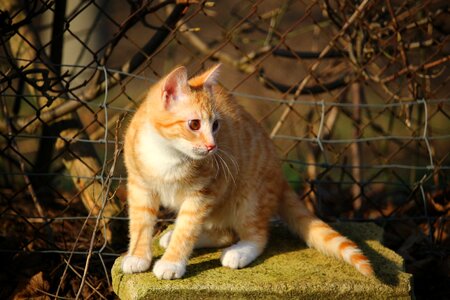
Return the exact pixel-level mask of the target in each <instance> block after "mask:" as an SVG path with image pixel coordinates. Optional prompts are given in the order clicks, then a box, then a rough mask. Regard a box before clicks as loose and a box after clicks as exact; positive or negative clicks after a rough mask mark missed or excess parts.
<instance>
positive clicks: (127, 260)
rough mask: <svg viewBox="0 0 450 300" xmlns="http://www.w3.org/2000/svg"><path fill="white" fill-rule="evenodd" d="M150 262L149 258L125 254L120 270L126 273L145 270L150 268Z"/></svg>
mask: <svg viewBox="0 0 450 300" xmlns="http://www.w3.org/2000/svg"><path fill="white" fill-rule="evenodd" d="M150 263H151V260H149V259H146V258H142V257H137V256H132V255H127V256H125V257H124V258H123V260H122V271H123V272H124V273H128V274H131V273H139V272H145V271H147V270H148V269H150Z"/></svg>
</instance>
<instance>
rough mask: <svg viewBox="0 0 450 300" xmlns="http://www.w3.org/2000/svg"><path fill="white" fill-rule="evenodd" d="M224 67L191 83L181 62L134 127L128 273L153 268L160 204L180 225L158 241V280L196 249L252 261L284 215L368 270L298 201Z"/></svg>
mask: <svg viewBox="0 0 450 300" xmlns="http://www.w3.org/2000/svg"><path fill="white" fill-rule="evenodd" d="M218 69H219V66H218V65H217V66H214V67H213V68H211V69H210V70H208V71H206V72H205V73H203V74H201V75H199V76H197V77H195V78H193V79H191V80H188V79H187V73H186V69H185V68H184V67H179V68H176V69H175V70H173V71H172V72H171V73H170V74H169V75H167V76H166V77H165V78H163V79H162V80H161V81H160V82H158V83H157V84H155V85H154V86H153V87H152V88H151V89H150V90H149V93H148V96H147V98H146V99H145V101H144V102H143V103H142V105H141V106H140V108H139V109H138V111H137V112H136V114H135V116H134V117H133V119H132V121H131V123H130V125H129V128H128V130H127V132H126V136H125V164H126V167H127V171H128V204H129V216H130V246H129V251H128V255H127V256H126V257H125V258H124V260H123V263H122V269H123V270H124V272H127V273H134V272H143V271H146V270H148V269H149V268H150V262H151V258H152V254H151V250H150V245H151V239H152V235H153V227H154V224H155V221H156V212H157V210H158V208H159V206H160V205H163V206H165V207H168V208H171V209H173V210H174V211H176V212H177V213H178V216H177V220H176V223H175V229H174V230H173V231H171V232H169V233H167V234H166V235H165V236H163V237H162V238H161V240H160V244H161V245H162V246H163V247H165V248H166V251H165V253H164V255H163V256H162V258H161V259H160V260H159V261H158V262H156V263H155V265H154V267H153V272H154V273H155V275H156V276H157V277H158V278H162V279H174V278H180V277H182V276H183V274H184V272H185V268H186V264H187V261H188V258H189V256H190V254H191V252H192V250H193V248H194V247H223V246H229V247H228V248H225V249H224V250H223V254H222V257H221V262H222V265H224V266H226V267H230V268H242V267H245V266H246V265H248V264H249V263H251V262H252V261H253V260H254V259H255V258H256V257H257V256H258V255H260V254H261V252H262V251H263V250H264V247H265V246H266V243H267V239H268V227H269V220H270V218H272V217H273V216H277V215H278V216H280V217H281V218H282V219H283V220H284V221H285V222H286V223H287V225H288V226H289V228H290V229H291V230H292V231H294V232H295V233H297V234H298V235H299V236H300V237H301V238H303V239H304V240H305V241H306V243H307V244H308V245H309V246H311V247H314V248H316V249H318V250H319V251H321V252H323V253H325V254H327V255H331V256H335V257H337V258H340V259H342V260H344V261H346V262H347V263H349V264H351V265H353V266H354V267H355V268H356V269H357V270H358V271H360V272H361V273H362V274H364V275H371V274H372V273H373V271H372V268H371V265H370V262H369V260H368V259H367V258H366V257H365V256H364V255H363V254H362V253H361V250H359V249H358V247H357V245H356V244H355V243H354V242H352V241H350V240H349V239H347V238H345V237H343V236H342V235H340V234H339V233H337V232H336V231H335V230H333V229H332V228H331V227H330V226H329V225H327V224H325V223H324V222H322V221H321V220H319V219H318V218H317V217H315V216H314V215H313V214H311V213H310V212H309V211H308V210H307V209H306V207H305V206H304V205H303V204H302V202H300V201H299V199H298V196H297V194H296V193H295V192H294V191H293V190H292V189H291V188H290V187H289V185H288V184H287V182H286V181H285V179H283V177H282V173H281V167H280V162H279V160H278V158H277V153H276V150H275V147H274V145H273V143H272V141H271V140H270V139H269V137H268V136H267V135H266V133H265V132H264V130H263V129H262V128H261V127H260V125H259V124H257V122H255V121H254V119H253V118H252V117H251V116H250V115H249V114H248V113H247V112H245V111H244V109H243V108H242V107H241V106H239V105H238V104H237V103H236V102H235V101H234V100H233V99H232V98H230V97H229V96H228V95H227V94H226V93H225V92H224V91H223V90H222V89H221V88H220V87H219V86H217V85H216V82H215V80H216V78H217V74H218ZM193 120H194V121H195V122H197V120H198V121H199V122H200V123H193ZM198 124H200V126H197V125H198ZM217 125H218V126H217ZM233 243H234V244H233Z"/></svg>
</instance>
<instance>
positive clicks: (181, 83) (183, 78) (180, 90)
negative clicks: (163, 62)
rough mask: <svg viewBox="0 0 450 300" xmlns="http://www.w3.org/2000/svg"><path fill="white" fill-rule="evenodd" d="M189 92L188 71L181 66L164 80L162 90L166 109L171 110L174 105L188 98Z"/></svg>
mask: <svg viewBox="0 0 450 300" xmlns="http://www.w3.org/2000/svg"><path fill="white" fill-rule="evenodd" d="M187 91H188V83H187V71H186V68H185V67H183V66H181V67H178V68H176V69H175V70H173V71H172V72H170V73H169V75H167V76H166V78H164V81H163V84H162V89H161V97H162V101H163V102H164V108H165V109H169V108H170V107H171V106H172V105H173V104H174V103H176V102H177V101H181V100H182V99H183V98H185V97H187Z"/></svg>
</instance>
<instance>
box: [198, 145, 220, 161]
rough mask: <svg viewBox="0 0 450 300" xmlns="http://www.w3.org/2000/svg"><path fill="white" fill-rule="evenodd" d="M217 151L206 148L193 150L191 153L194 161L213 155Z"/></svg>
mask: <svg viewBox="0 0 450 300" xmlns="http://www.w3.org/2000/svg"><path fill="white" fill-rule="evenodd" d="M216 151H217V147H215V148H213V149H207V148H193V149H192V152H193V154H194V156H195V157H194V158H195V159H202V158H205V157H207V156H209V155H212V154H214V153H215V152H216Z"/></svg>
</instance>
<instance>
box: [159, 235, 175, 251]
mask: <svg viewBox="0 0 450 300" xmlns="http://www.w3.org/2000/svg"><path fill="white" fill-rule="evenodd" d="M172 233H173V230H169V231H168V232H166V233H164V235H163V236H162V237H161V238H160V239H159V245H160V246H161V247H163V248H164V249H167V247H169V242H170V238H171V237H172Z"/></svg>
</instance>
